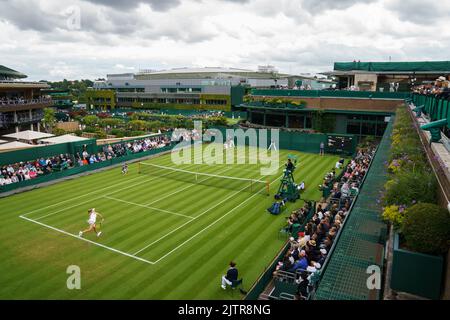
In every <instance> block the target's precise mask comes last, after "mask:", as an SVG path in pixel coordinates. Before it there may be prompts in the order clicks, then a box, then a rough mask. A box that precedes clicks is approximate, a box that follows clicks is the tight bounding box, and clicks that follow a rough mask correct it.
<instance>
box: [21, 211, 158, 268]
mask: <svg viewBox="0 0 450 320" xmlns="http://www.w3.org/2000/svg"><path fill="white" fill-rule="evenodd" d="M19 217H20V218H22V219H25V220H27V221H30V222H33V223H36V224H38V225H40V226H43V227H46V228H49V229H52V230H53V231H57V232H59V233H62V234H65V235H67V236H71V237H74V238H76V239H78V240H83V241H86V242H88V243H91V244H93V245H96V246H99V247H102V248H103V249H107V250H110V251H113V252H115V253H119V254H121V255H124V256H127V257H129V258H133V259H136V260H139V261H142V262H145V263H148V264H155V262H153V261H149V260H146V259H143V258H140V257H136V256H135V255H133V254H129V253H126V252H123V251H120V250H117V249H114V248H111V247H108V246H105V245H104V244H101V243H98V242H95V241H92V240H89V239H85V238H81V237H79V236H78V235H75V234H72V233H70V232H67V231H64V230H61V229H58V228H55V227H52V226H49V225H47V224H45V223H42V222H38V221H36V220H33V219H30V218H27V217H24V216H19Z"/></svg>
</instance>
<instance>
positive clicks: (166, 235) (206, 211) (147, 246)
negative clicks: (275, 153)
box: [133, 165, 283, 263]
mask: <svg viewBox="0 0 450 320" xmlns="http://www.w3.org/2000/svg"><path fill="white" fill-rule="evenodd" d="M281 167H283V165H281V166H280V167H279V168H278V169H280V168H281ZM281 177H282V176H280V177H279V178H277V179H275V180H274V181H272V182H271V183H270V184H272V183H274V182H275V181H278V180H279V179H280V178H281ZM246 188H247V187H244V188H242V189H241V190H239V191H236V192H235V193H233V194H231V195H230V196H228V197H226V198H225V199H223V200H222V201H220V202H219V203H216V204H215V205H214V206H212V207H210V208H208V209H207V210H205V211H203V212H202V213H200V214H199V215H197V216H195V217H194V219H192V220H190V221H188V222H185V223H184V224H182V225H181V226H179V227H177V228H175V229H173V230H172V231H170V232H169V233H167V234H165V235H164V236H162V237H161V238H159V239H156V240H155V241H153V242H152V243H150V244H148V245H146V246H145V247H144V248H142V249H140V250H138V251H136V252H135V253H133V254H135V255H137V254H139V253H141V252H142V251H144V250H146V249H148V248H149V247H151V246H153V245H154V244H156V243H158V242H159V241H161V240H163V239H164V238H166V237H168V236H170V235H171V234H172V233H174V232H176V231H178V230H179V229H181V228H183V227H184V226H186V225H188V224H189V223H191V222H192V221H194V220H197V219H198V218H200V217H201V216H203V215H205V214H206V213H208V212H209V211H211V210H212V209H214V208H216V207H217V206H219V205H221V204H222V203H224V202H225V201H227V200H228V199H231V198H232V197H234V196H235V195H237V194H239V193H240V192H242V191H243V190H245V189H246ZM256 195H258V193H255V194H254V195H253V196H251V197H250V198H248V199H247V200H246V201H248V200H249V199H251V198H253V197H254V196H256ZM241 204H242V203H241ZM234 209H235V208H233V209H232V210H234ZM219 220H220V219H219ZM207 228H208V227H207ZM204 230H206V229H204ZM183 244H184V243H183ZM183 244H182V245H183ZM177 248H178V247H177ZM166 256H167V255H166ZM164 257H165V256H164ZM164 257H163V258H164ZM161 259H162V258H160V259H158V260H157V261H156V262H158V261H159V260H161ZM156 262H155V263H156Z"/></svg>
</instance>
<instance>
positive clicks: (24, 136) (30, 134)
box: [3, 130, 54, 141]
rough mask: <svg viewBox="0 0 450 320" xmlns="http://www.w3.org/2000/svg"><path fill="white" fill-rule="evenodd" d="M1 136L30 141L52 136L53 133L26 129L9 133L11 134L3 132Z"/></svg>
mask: <svg viewBox="0 0 450 320" xmlns="http://www.w3.org/2000/svg"><path fill="white" fill-rule="evenodd" d="M3 137H5V138H13V139H17V140H26V141H31V140H37V139H43V138H49V137H54V135H53V134H49V133H44V132H39V131H31V130H26V131H20V132H16V133H11V134H5V135H4V136H3Z"/></svg>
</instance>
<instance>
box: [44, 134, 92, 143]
mask: <svg viewBox="0 0 450 320" xmlns="http://www.w3.org/2000/svg"><path fill="white" fill-rule="evenodd" d="M85 140H89V139H88V138H83V137H78V136H73V135H71V134H65V135H63V136H58V137H53V138H46V139H41V140H39V142H44V143H48V144H57V143H67V142H77V141H85Z"/></svg>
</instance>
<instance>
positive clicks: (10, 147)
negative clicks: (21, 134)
mask: <svg viewBox="0 0 450 320" xmlns="http://www.w3.org/2000/svg"><path fill="white" fill-rule="evenodd" d="M34 147H37V146H36V145H33V144H28V143H23V142H18V141H14V142H8V143H3V144H0V150H15V149H26V148H34Z"/></svg>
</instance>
